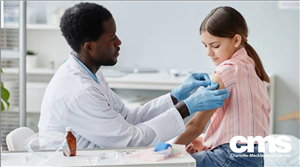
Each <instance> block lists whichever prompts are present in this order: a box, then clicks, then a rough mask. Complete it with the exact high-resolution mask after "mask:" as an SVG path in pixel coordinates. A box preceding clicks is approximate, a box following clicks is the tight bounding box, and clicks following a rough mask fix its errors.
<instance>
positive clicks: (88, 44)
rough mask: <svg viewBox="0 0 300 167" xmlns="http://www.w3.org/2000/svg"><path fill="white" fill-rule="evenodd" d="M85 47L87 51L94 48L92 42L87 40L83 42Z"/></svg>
mask: <svg viewBox="0 0 300 167" xmlns="http://www.w3.org/2000/svg"><path fill="white" fill-rule="evenodd" d="M83 49H84V50H85V51H86V52H91V51H92V49H93V45H92V43H91V42H86V43H84V44H83Z"/></svg>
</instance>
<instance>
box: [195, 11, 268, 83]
mask: <svg viewBox="0 0 300 167" xmlns="http://www.w3.org/2000/svg"><path fill="white" fill-rule="evenodd" d="M204 31H207V32H208V33H210V34H211V35H213V36H216V37H227V38H233V37H234V36H235V35H236V34H239V35H241V37H242V41H241V45H242V46H244V47H245V49H246V51H247V54H248V56H249V57H251V58H252V59H253V61H254V62H255V71H256V74H257V76H258V77H259V78H260V79H261V80H262V81H266V82H270V78H269V76H268V75H267V73H266V71H265V69H264V67H263V65H262V62H261V60H260V58H259V56H258V54H257V53H256V51H255V50H254V49H253V48H252V46H251V45H250V44H249V43H247V37H248V26H247V23H246V21H245V19H244V17H243V16H242V15H241V14H240V13H239V12H238V11H237V10H235V9H234V8H232V7H228V6H221V7H218V8H215V9H213V10H212V11H211V12H210V13H209V14H208V15H207V16H206V18H205V19H204V20H203V22H202V23H201V26H200V34H201V32H204Z"/></svg>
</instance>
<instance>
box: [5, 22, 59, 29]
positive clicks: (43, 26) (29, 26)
mask: <svg viewBox="0 0 300 167" xmlns="http://www.w3.org/2000/svg"><path fill="white" fill-rule="evenodd" d="M2 28H6V29H18V28H19V24H18V23H5V24H4V27H2ZM26 28H27V30H59V29H60V28H59V26H58V25H48V24H27V27H26Z"/></svg>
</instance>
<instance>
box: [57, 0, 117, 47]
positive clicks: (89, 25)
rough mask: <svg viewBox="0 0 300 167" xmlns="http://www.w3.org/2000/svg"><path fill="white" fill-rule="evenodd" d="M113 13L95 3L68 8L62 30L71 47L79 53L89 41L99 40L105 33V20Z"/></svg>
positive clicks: (61, 22)
mask: <svg viewBox="0 0 300 167" xmlns="http://www.w3.org/2000/svg"><path fill="white" fill-rule="evenodd" d="M111 18H112V14H111V13H110V12H109V11H108V10H107V9H106V8H104V7H103V6H101V5H98V4H95V3H79V4H76V5H74V6H73V7H70V8H68V9H67V10H66V12H65V13H64V15H63V16H62V17H61V20H60V25H59V27H60V30H61V32H62V35H63V36H64V37H65V39H66V40H67V42H68V44H69V45H70V47H71V48H72V49H73V50H74V51H75V52H77V53H79V52H80V49H81V46H83V44H84V43H85V42H88V41H97V40H98V39H99V38H100V36H101V35H102V34H103V33H104V29H103V22H105V21H108V20H110V19H111Z"/></svg>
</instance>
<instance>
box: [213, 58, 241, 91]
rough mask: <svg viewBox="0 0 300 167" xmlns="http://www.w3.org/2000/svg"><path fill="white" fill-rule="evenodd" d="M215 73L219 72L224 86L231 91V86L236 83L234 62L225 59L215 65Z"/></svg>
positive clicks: (236, 71)
mask: <svg viewBox="0 0 300 167" xmlns="http://www.w3.org/2000/svg"><path fill="white" fill-rule="evenodd" d="M215 73H217V74H219V76H220V78H221V80H222V82H223V83H224V86H225V88H226V89H228V91H229V92H231V91H232V88H233V87H234V85H235V84H236V78H237V75H238V68H237V65H236V63H235V62H234V61H232V60H226V61H224V62H223V63H221V64H220V65H219V66H218V67H217V69H216V70H215Z"/></svg>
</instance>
